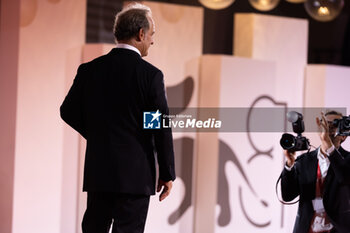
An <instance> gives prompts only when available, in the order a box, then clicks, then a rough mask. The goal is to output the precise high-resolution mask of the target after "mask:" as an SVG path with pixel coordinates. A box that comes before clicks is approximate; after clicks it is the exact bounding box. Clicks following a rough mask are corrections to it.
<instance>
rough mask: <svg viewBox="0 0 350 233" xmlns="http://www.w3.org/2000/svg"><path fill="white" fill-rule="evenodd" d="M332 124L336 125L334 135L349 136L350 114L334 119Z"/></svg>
mask: <svg viewBox="0 0 350 233" xmlns="http://www.w3.org/2000/svg"><path fill="white" fill-rule="evenodd" d="M333 126H334V127H337V132H336V134H335V136H350V116H343V117H342V119H335V120H334V121H333Z"/></svg>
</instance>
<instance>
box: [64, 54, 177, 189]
mask: <svg viewBox="0 0 350 233" xmlns="http://www.w3.org/2000/svg"><path fill="white" fill-rule="evenodd" d="M156 110H159V111H160V112H161V113H162V114H168V111H169V110H168V106H167V100H166V95H165V88H164V82H163V74H162V72H161V71H160V70H159V69H157V68H156V67H154V66H153V65H151V64H150V63H148V62H146V61H145V60H143V59H142V58H141V57H140V56H139V54H137V53H136V52H134V51H132V50H128V49H121V48H115V49H112V51H111V52H109V53H108V54H107V55H104V56H101V57H99V58H96V59H95V60H93V61H91V62H88V63H85V64H82V65H80V67H79V69H78V72H77V75H76V77H75V80H74V83H73V85H72V87H71V89H70V90H69V93H68V95H67V96H66V98H65V100H64V102H63V104H62V106H61V108H60V112H61V117H62V119H63V120H64V121H65V122H66V123H67V124H69V125H70V126H71V127H73V128H74V129H75V130H76V131H78V132H79V133H80V134H81V135H82V136H83V137H84V138H85V139H86V140H87V147H86V155H85V168H84V185H83V190H84V191H102V192H118V193H130V194H145V195H152V194H154V193H155V183H156V164H155V152H156V154H157V160H158V164H159V177H160V179H162V180H164V181H169V180H174V179H175V168H174V152H173V141H172V133H171V129H158V130H149V129H143V112H144V111H156Z"/></svg>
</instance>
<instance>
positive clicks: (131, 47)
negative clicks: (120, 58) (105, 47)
mask: <svg viewBox="0 0 350 233" xmlns="http://www.w3.org/2000/svg"><path fill="white" fill-rule="evenodd" d="M117 48H121V49H130V50H132V51H135V52H137V53H138V54H139V55H140V56H141V53H140V51H139V50H138V49H137V48H136V47H134V46H132V45H129V44H122V43H120V44H117Z"/></svg>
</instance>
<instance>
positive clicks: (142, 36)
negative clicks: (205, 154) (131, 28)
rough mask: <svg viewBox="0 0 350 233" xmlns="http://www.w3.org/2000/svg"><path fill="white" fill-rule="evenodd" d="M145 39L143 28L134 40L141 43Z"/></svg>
mask: <svg viewBox="0 0 350 233" xmlns="http://www.w3.org/2000/svg"><path fill="white" fill-rule="evenodd" d="M144 38H145V30H143V28H140V30H139V33H138V34H137V37H136V40H137V41H142V40H143V39H144Z"/></svg>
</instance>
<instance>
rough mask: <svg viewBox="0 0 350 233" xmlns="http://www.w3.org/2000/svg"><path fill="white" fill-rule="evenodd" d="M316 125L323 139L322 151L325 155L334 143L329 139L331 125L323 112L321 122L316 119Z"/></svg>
mask: <svg viewBox="0 0 350 233" xmlns="http://www.w3.org/2000/svg"><path fill="white" fill-rule="evenodd" d="M316 124H317V126H318V132H319V135H320V139H321V151H322V152H323V153H324V154H325V153H326V151H327V150H328V149H329V148H331V147H332V145H333V143H332V140H331V138H330V137H329V125H328V122H327V120H326V118H325V116H324V113H323V112H321V120H320V119H319V118H318V117H316Z"/></svg>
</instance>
